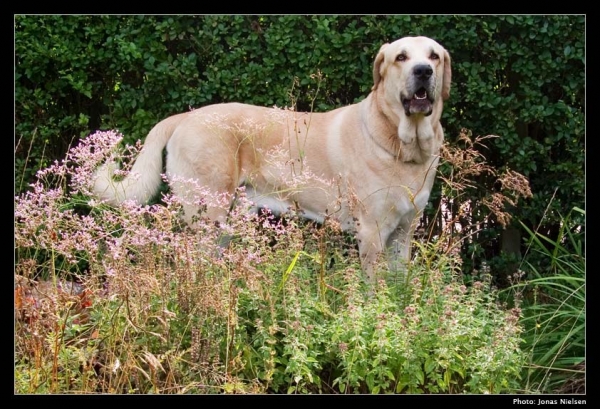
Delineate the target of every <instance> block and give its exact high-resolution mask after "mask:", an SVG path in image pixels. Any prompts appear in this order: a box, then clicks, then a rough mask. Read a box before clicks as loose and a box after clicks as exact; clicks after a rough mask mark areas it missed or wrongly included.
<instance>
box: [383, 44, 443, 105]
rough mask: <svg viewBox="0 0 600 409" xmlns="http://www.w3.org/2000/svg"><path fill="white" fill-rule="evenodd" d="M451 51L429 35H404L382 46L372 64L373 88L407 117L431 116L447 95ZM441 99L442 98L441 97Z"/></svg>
mask: <svg viewBox="0 0 600 409" xmlns="http://www.w3.org/2000/svg"><path fill="white" fill-rule="evenodd" d="M451 80H452V69H451V65H450V54H448V51H446V50H445V49H444V47H442V46H441V45H439V44H438V43H437V42H435V41H434V40H432V39H431V38H428V37H404V38H401V39H399V40H397V41H394V42H393V43H387V44H384V45H382V46H381V48H380V49H379V53H378V54H377V57H375V63H374V65H373V81H374V85H373V91H375V90H377V89H378V88H379V87H383V92H384V95H385V98H386V101H387V102H388V103H389V104H392V106H397V107H398V108H399V107H402V108H403V109H404V113H405V114H406V115H407V116H410V115H416V114H421V115H425V116H427V115H430V114H431V113H432V111H433V109H434V107H435V105H436V103H437V102H438V101H440V102H441V101H443V100H446V99H448V97H449V96H450V82H451ZM440 98H441V99H440Z"/></svg>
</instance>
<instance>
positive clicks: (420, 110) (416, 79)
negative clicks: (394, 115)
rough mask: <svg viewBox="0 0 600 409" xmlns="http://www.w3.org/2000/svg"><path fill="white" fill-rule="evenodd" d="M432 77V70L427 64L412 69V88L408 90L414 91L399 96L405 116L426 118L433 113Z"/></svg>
mask: <svg viewBox="0 0 600 409" xmlns="http://www.w3.org/2000/svg"><path fill="white" fill-rule="evenodd" d="M432 75H433V68H431V66H430V65H429V64H419V65H415V66H414V67H413V70H412V77H411V81H412V87H409V88H410V89H411V90H415V91H414V92H412V93H410V94H408V95H400V100H401V101H402V106H403V107H404V112H405V113H406V115H407V116H410V115H411V114H422V115H425V116H427V115H430V114H431V112H432V111H433V102H434V99H433V92H432V88H433V87H432V82H433V81H432Z"/></svg>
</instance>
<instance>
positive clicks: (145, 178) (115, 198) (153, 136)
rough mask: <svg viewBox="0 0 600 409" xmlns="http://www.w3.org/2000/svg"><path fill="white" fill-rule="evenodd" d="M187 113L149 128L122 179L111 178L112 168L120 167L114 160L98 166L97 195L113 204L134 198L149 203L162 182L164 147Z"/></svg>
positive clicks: (139, 202) (95, 190) (113, 171)
mask: <svg viewBox="0 0 600 409" xmlns="http://www.w3.org/2000/svg"><path fill="white" fill-rule="evenodd" d="M186 115H187V114H179V115H173V116H171V117H169V118H166V119H164V120H162V121H161V122H159V123H158V124H156V125H155V126H154V128H152V130H151V131H150V133H149V134H148V136H147V137H146V140H145V142H144V146H143V147H142V150H141V152H140V154H139V156H138V157H137V159H136V160H135V163H134V164H133V166H132V167H131V171H130V172H129V174H128V175H127V176H125V178H124V179H123V180H121V181H115V180H114V179H113V176H114V174H115V170H118V169H119V166H118V165H117V164H116V163H115V162H109V163H105V164H104V165H102V166H100V168H98V170H97V171H96V174H95V176H94V193H95V194H96V196H97V197H98V198H99V199H102V200H105V201H106V202H108V203H110V204H112V205H117V204H119V203H122V202H124V201H125V200H129V199H133V200H135V201H136V202H137V203H138V204H144V203H146V202H148V200H150V199H151V198H152V197H153V196H154V195H155V194H156V192H158V189H159V187H160V184H161V177H160V175H161V173H162V168H163V167H162V165H163V163H162V162H163V160H162V152H163V149H164V148H165V146H166V145H167V142H168V141H169V139H170V138H171V135H172V134H173V131H174V130H175V128H176V127H177V125H178V124H179V123H180V122H181V120H182V119H183V118H184V117H185V116H186Z"/></svg>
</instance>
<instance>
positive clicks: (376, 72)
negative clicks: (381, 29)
mask: <svg viewBox="0 0 600 409" xmlns="http://www.w3.org/2000/svg"><path fill="white" fill-rule="evenodd" d="M388 45H390V44H389V43H385V44H384V45H382V46H381V48H380V49H379V52H378V53H377V57H375V62H374V63H373V87H372V88H371V91H375V90H376V89H377V85H379V81H381V71H380V69H381V63H382V62H383V57H384V54H383V50H384V49H385V48H386V47H387V46H388Z"/></svg>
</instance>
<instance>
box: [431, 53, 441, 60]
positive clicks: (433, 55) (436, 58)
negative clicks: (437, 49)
mask: <svg viewBox="0 0 600 409" xmlns="http://www.w3.org/2000/svg"><path fill="white" fill-rule="evenodd" d="M429 58H431V59H432V60H439V59H440V56H439V55H437V54H436V53H431V55H430V56H429Z"/></svg>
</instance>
